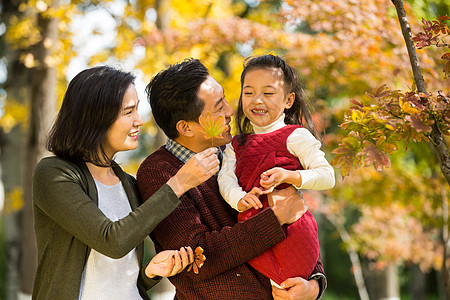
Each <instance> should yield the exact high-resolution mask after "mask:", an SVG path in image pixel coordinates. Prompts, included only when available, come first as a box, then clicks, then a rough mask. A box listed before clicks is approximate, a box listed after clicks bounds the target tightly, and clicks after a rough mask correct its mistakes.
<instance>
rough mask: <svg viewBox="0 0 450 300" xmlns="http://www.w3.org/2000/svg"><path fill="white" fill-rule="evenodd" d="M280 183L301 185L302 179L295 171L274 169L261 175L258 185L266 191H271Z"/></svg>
mask: <svg viewBox="0 0 450 300" xmlns="http://www.w3.org/2000/svg"><path fill="white" fill-rule="evenodd" d="M282 183H288V184H293V185H295V186H301V185H302V177H301V175H300V173H299V172H297V171H289V170H285V169H283V168H279V167H275V168H272V169H269V170H267V171H265V172H263V173H262V174H261V179H260V180H259V184H260V185H261V186H262V187H263V188H265V189H266V190H273V189H274V188H276V187H277V186H279V185H280V184H282Z"/></svg>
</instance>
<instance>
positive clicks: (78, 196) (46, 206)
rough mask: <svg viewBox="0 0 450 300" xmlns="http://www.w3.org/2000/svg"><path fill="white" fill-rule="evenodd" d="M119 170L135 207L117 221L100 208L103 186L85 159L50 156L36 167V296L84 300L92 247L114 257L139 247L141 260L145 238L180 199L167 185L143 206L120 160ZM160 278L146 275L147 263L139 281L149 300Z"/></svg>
mask: <svg viewBox="0 0 450 300" xmlns="http://www.w3.org/2000/svg"><path fill="white" fill-rule="evenodd" d="M113 169H114V172H115V173H116V175H117V176H118V177H119V178H120V181H121V182H122V185H123V187H124V189H125V192H126V194H127V196H128V200H129V201H130V205H131V209H132V212H131V213H130V214H129V215H128V216H127V217H125V218H123V219H121V220H119V221H116V222H112V221H111V220H109V219H108V218H106V217H105V216H104V215H103V213H102V212H101V211H100V210H99V209H98V205H97V204H98V199H97V188H96V186H95V182H94V180H93V178H92V175H91V173H90V172H89V170H88V168H87V166H86V164H85V163H81V164H75V163H72V162H69V161H66V160H63V159H61V158H58V157H48V158H44V159H42V160H41V161H40V162H39V163H38V165H37V166H36V168H35V169H34V174H33V209H34V224H35V231H36V240H37V249H38V268H37V272H36V278H35V281H34V287H33V299H51V300H54V299H64V300H65V299H78V296H79V290H80V283H81V274H82V272H83V269H84V265H85V264H86V261H87V258H88V256H89V252H90V250H91V248H93V249H95V250H97V251H98V252H100V253H102V254H104V255H107V256H109V257H112V258H120V257H123V256H124V255H126V254H127V253H128V252H130V251H131V250H132V249H134V248H137V253H136V254H137V257H138V259H139V264H140V265H141V264H142V258H143V240H144V238H145V237H147V236H148V235H149V234H150V232H151V231H152V230H153V229H154V228H155V227H156V225H158V223H159V222H160V221H162V220H163V219H164V218H165V217H167V216H168V215H169V214H170V213H171V212H172V211H173V210H174V209H175V208H176V207H177V206H178V205H179V204H180V200H179V199H178V198H177V196H176V195H175V194H174V192H173V191H172V189H171V188H170V187H169V186H168V185H164V186H163V187H161V189H160V190H159V191H158V192H157V193H155V194H154V195H153V196H152V197H151V198H150V199H148V200H147V201H146V202H145V203H143V204H142V205H140V204H141V203H142V201H141V200H140V197H139V191H138V189H137V186H136V183H135V179H134V178H133V177H132V176H130V175H128V174H126V173H125V172H123V171H122V169H121V168H120V167H119V166H118V165H115V166H114V167H113ZM139 205H140V206H139ZM157 282H158V280H153V279H150V278H148V277H146V276H145V274H144V268H142V270H141V276H140V277H139V280H138V283H137V284H138V288H139V291H140V293H141V295H142V297H143V298H144V299H148V297H147V294H146V290H148V289H150V288H151V287H152V286H153V285H155V284H156V283H157Z"/></svg>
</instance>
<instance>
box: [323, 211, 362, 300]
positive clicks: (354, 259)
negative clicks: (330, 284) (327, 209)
mask: <svg viewBox="0 0 450 300" xmlns="http://www.w3.org/2000/svg"><path fill="white" fill-rule="evenodd" d="M326 218H327V219H328V220H329V221H330V222H331V224H333V225H334V227H335V228H336V230H337V232H338V233H339V236H340V237H341V239H342V241H343V242H344V243H345V244H347V245H351V243H350V235H349V234H348V231H347V230H346V229H345V227H344V222H343V221H342V220H340V219H339V217H336V216H326ZM345 249H346V251H347V254H348V256H349V257H350V261H351V263H352V270H353V276H354V278H355V282H356V286H357V287H358V293H359V297H360V299H361V300H370V298H369V293H368V292H367V288H366V283H365V280H364V276H363V272H362V267H361V262H360V260H359V256H358V253H357V252H356V250H355V249H353V247H351V246H347V247H345Z"/></svg>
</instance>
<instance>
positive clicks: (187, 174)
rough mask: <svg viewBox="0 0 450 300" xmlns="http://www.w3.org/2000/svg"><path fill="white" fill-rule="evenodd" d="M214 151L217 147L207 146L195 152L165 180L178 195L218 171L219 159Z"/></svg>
mask: <svg viewBox="0 0 450 300" xmlns="http://www.w3.org/2000/svg"><path fill="white" fill-rule="evenodd" d="M216 153H217V148H208V149H206V150H204V151H202V152H200V153H197V154H195V155H194V156H193V157H192V158H191V159H189V160H188V161H187V162H186V163H185V164H184V166H183V167H181V169H180V170H179V171H178V172H177V174H175V176H173V177H172V178H170V179H169V181H167V184H168V185H169V186H170V187H171V188H172V190H173V191H174V192H175V194H176V195H177V196H178V197H180V196H181V195H183V194H184V193H185V192H187V191H188V190H190V189H191V188H193V187H196V186H197V185H199V184H201V183H203V182H205V181H206V180H208V179H209V178H210V177H211V176H213V175H214V174H216V173H217V172H218V171H219V159H218V158H217V154H216Z"/></svg>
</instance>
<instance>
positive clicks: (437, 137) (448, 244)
mask: <svg viewBox="0 0 450 300" xmlns="http://www.w3.org/2000/svg"><path fill="white" fill-rule="evenodd" d="M392 3H393V4H394V6H395V9H396V10H397V15H398V19H399V22H400V27H401V29H402V34H403V38H404V39H405V43H406V48H407V49H408V55H409V60H410V63H411V69H412V71H413V74H414V81H415V83H416V86H417V89H418V91H419V92H422V93H426V92H427V90H426V87H425V81H424V79H423V76H422V72H421V70H420V64H419V59H418V57H417V53H416V49H415V47H414V43H413V41H412V40H411V37H412V34H411V28H410V26H409V23H408V20H407V18H406V12H405V7H404V6H403V1H402V0H392ZM430 140H431V144H432V145H433V147H434V149H435V150H436V153H437V156H438V158H439V162H440V167H441V171H442V174H443V175H444V178H445V180H446V181H447V184H448V185H449V186H450V155H449V153H448V149H447V146H446V145H445V141H444V139H443V137H442V133H441V131H440V129H439V126H438V125H437V123H436V121H435V122H434V124H433V125H432V130H431V134H430ZM445 201H447V200H445ZM443 209H444V211H445V212H446V209H448V207H447V205H446V204H445V205H444V207H443ZM444 224H447V225H446V226H448V216H447V217H446V218H445V220H444ZM447 230H448V228H447V227H445V226H444V231H447ZM444 245H445V247H444V260H443V266H442V268H443V272H442V273H443V277H444V286H445V290H446V293H447V299H450V240H449V238H448V235H447V236H446V237H444Z"/></svg>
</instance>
